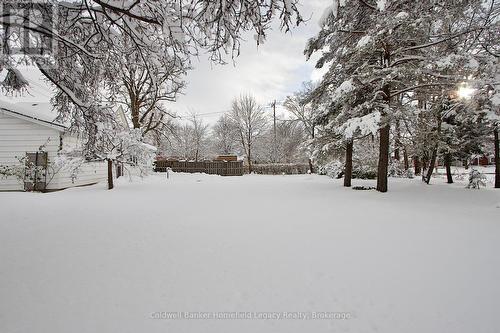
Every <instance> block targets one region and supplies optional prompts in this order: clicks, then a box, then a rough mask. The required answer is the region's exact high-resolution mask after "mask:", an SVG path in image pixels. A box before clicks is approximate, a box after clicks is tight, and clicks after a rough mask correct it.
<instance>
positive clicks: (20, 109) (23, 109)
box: [0, 97, 66, 129]
mask: <svg viewBox="0 0 500 333" xmlns="http://www.w3.org/2000/svg"><path fill="white" fill-rule="evenodd" d="M0 110H2V111H5V112H8V113H10V114H11V115H13V116H15V117H18V118H23V119H26V120H28V121H33V122H35V123H39V124H41V125H45V126H49V127H56V128H58V129H64V128H66V126H65V125H64V124H61V123H59V122H56V121H55V119H56V117H57V113H56V112H55V111H54V110H53V108H52V106H51V105H50V103H33V102H20V103H10V102H7V101H5V100H4V99H3V98H1V97H0Z"/></svg>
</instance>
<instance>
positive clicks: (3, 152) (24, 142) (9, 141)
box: [0, 111, 60, 191]
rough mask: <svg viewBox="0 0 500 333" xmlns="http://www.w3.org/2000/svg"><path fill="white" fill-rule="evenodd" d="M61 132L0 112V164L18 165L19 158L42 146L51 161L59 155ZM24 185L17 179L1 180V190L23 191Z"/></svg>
mask: <svg viewBox="0 0 500 333" xmlns="http://www.w3.org/2000/svg"><path fill="white" fill-rule="evenodd" d="M59 142H60V141H59V132H58V131H57V130H55V129H52V128H50V127H46V126H41V125H37V124H35V123H32V122H29V121H26V120H23V119H19V118H16V117H12V116H10V115H9V114H8V113H6V112H2V111H0V164H1V165H15V164H18V163H19V161H18V159H17V158H18V157H19V158H21V157H23V156H25V154H26V152H35V151H37V150H38V148H39V147H40V146H42V145H44V144H45V143H46V145H45V149H44V150H45V151H47V153H48V157H49V161H50V160H51V159H52V158H54V157H55V156H56V155H57V151H58V150H59ZM23 189H24V185H23V184H22V183H21V182H19V181H18V180H17V179H16V178H15V177H8V178H7V179H5V178H3V177H2V178H0V190H2V191H16V190H18V191H19V190H23Z"/></svg>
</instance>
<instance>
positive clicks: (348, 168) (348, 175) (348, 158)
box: [344, 140, 353, 187]
mask: <svg viewBox="0 0 500 333" xmlns="http://www.w3.org/2000/svg"><path fill="white" fill-rule="evenodd" d="M352 147H353V141H352V140H349V141H347V145H346V149H345V169H344V186H345V187H351V179H352Z"/></svg>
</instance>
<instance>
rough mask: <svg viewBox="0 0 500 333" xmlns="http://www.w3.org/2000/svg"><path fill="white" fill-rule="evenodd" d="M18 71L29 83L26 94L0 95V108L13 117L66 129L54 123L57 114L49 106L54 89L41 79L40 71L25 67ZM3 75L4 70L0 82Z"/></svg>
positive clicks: (60, 124) (32, 67)
mask: <svg viewBox="0 0 500 333" xmlns="http://www.w3.org/2000/svg"><path fill="white" fill-rule="evenodd" d="M18 70H19V72H20V73H21V74H22V75H23V77H24V78H25V79H26V80H27V81H28V82H29V87H28V88H27V92H25V93H19V94H13V95H7V96H5V95H1V94H0V108H1V109H2V110H4V111H7V112H10V113H11V114H12V115H14V116H17V117H22V118H24V119H27V120H32V121H35V122H38V123H40V124H41V125H49V126H56V127H57V128H65V127H67V126H66V124H63V123H61V122H57V121H55V119H56V118H57V112H56V111H55V110H53V107H52V105H51V104H50V99H51V97H52V96H53V94H54V88H53V87H52V86H51V84H50V83H49V82H47V80H45V79H44V78H43V75H42V73H41V72H40V70H38V68H36V67H34V66H25V67H22V68H19V69H18ZM5 75H6V71H5V70H4V71H2V72H0V81H1V80H3V79H4V78H5Z"/></svg>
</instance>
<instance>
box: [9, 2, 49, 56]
mask: <svg viewBox="0 0 500 333" xmlns="http://www.w3.org/2000/svg"><path fill="white" fill-rule="evenodd" d="M56 12H57V10H56V6H55V5H54V4H53V3H50V2H48V1H47V0H2V1H1V3H0V20H1V23H0V46H1V47H0V56H2V57H3V58H5V57H7V56H8V57H10V58H14V59H15V60H16V61H21V60H19V59H20V58H23V60H22V62H23V63H24V64H26V62H27V61H30V60H31V61H36V62H38V63H39V62H40V61H43V62H46V63H47V61H50V58H51V55H52V54H53V53H54V52H55V47H56V45H57V43H56V42H55V40H54V34H55V23H56V22H57V21H56ZM16 56H18V57H16ZM19 56H25V57H19Z"/></svg>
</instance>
